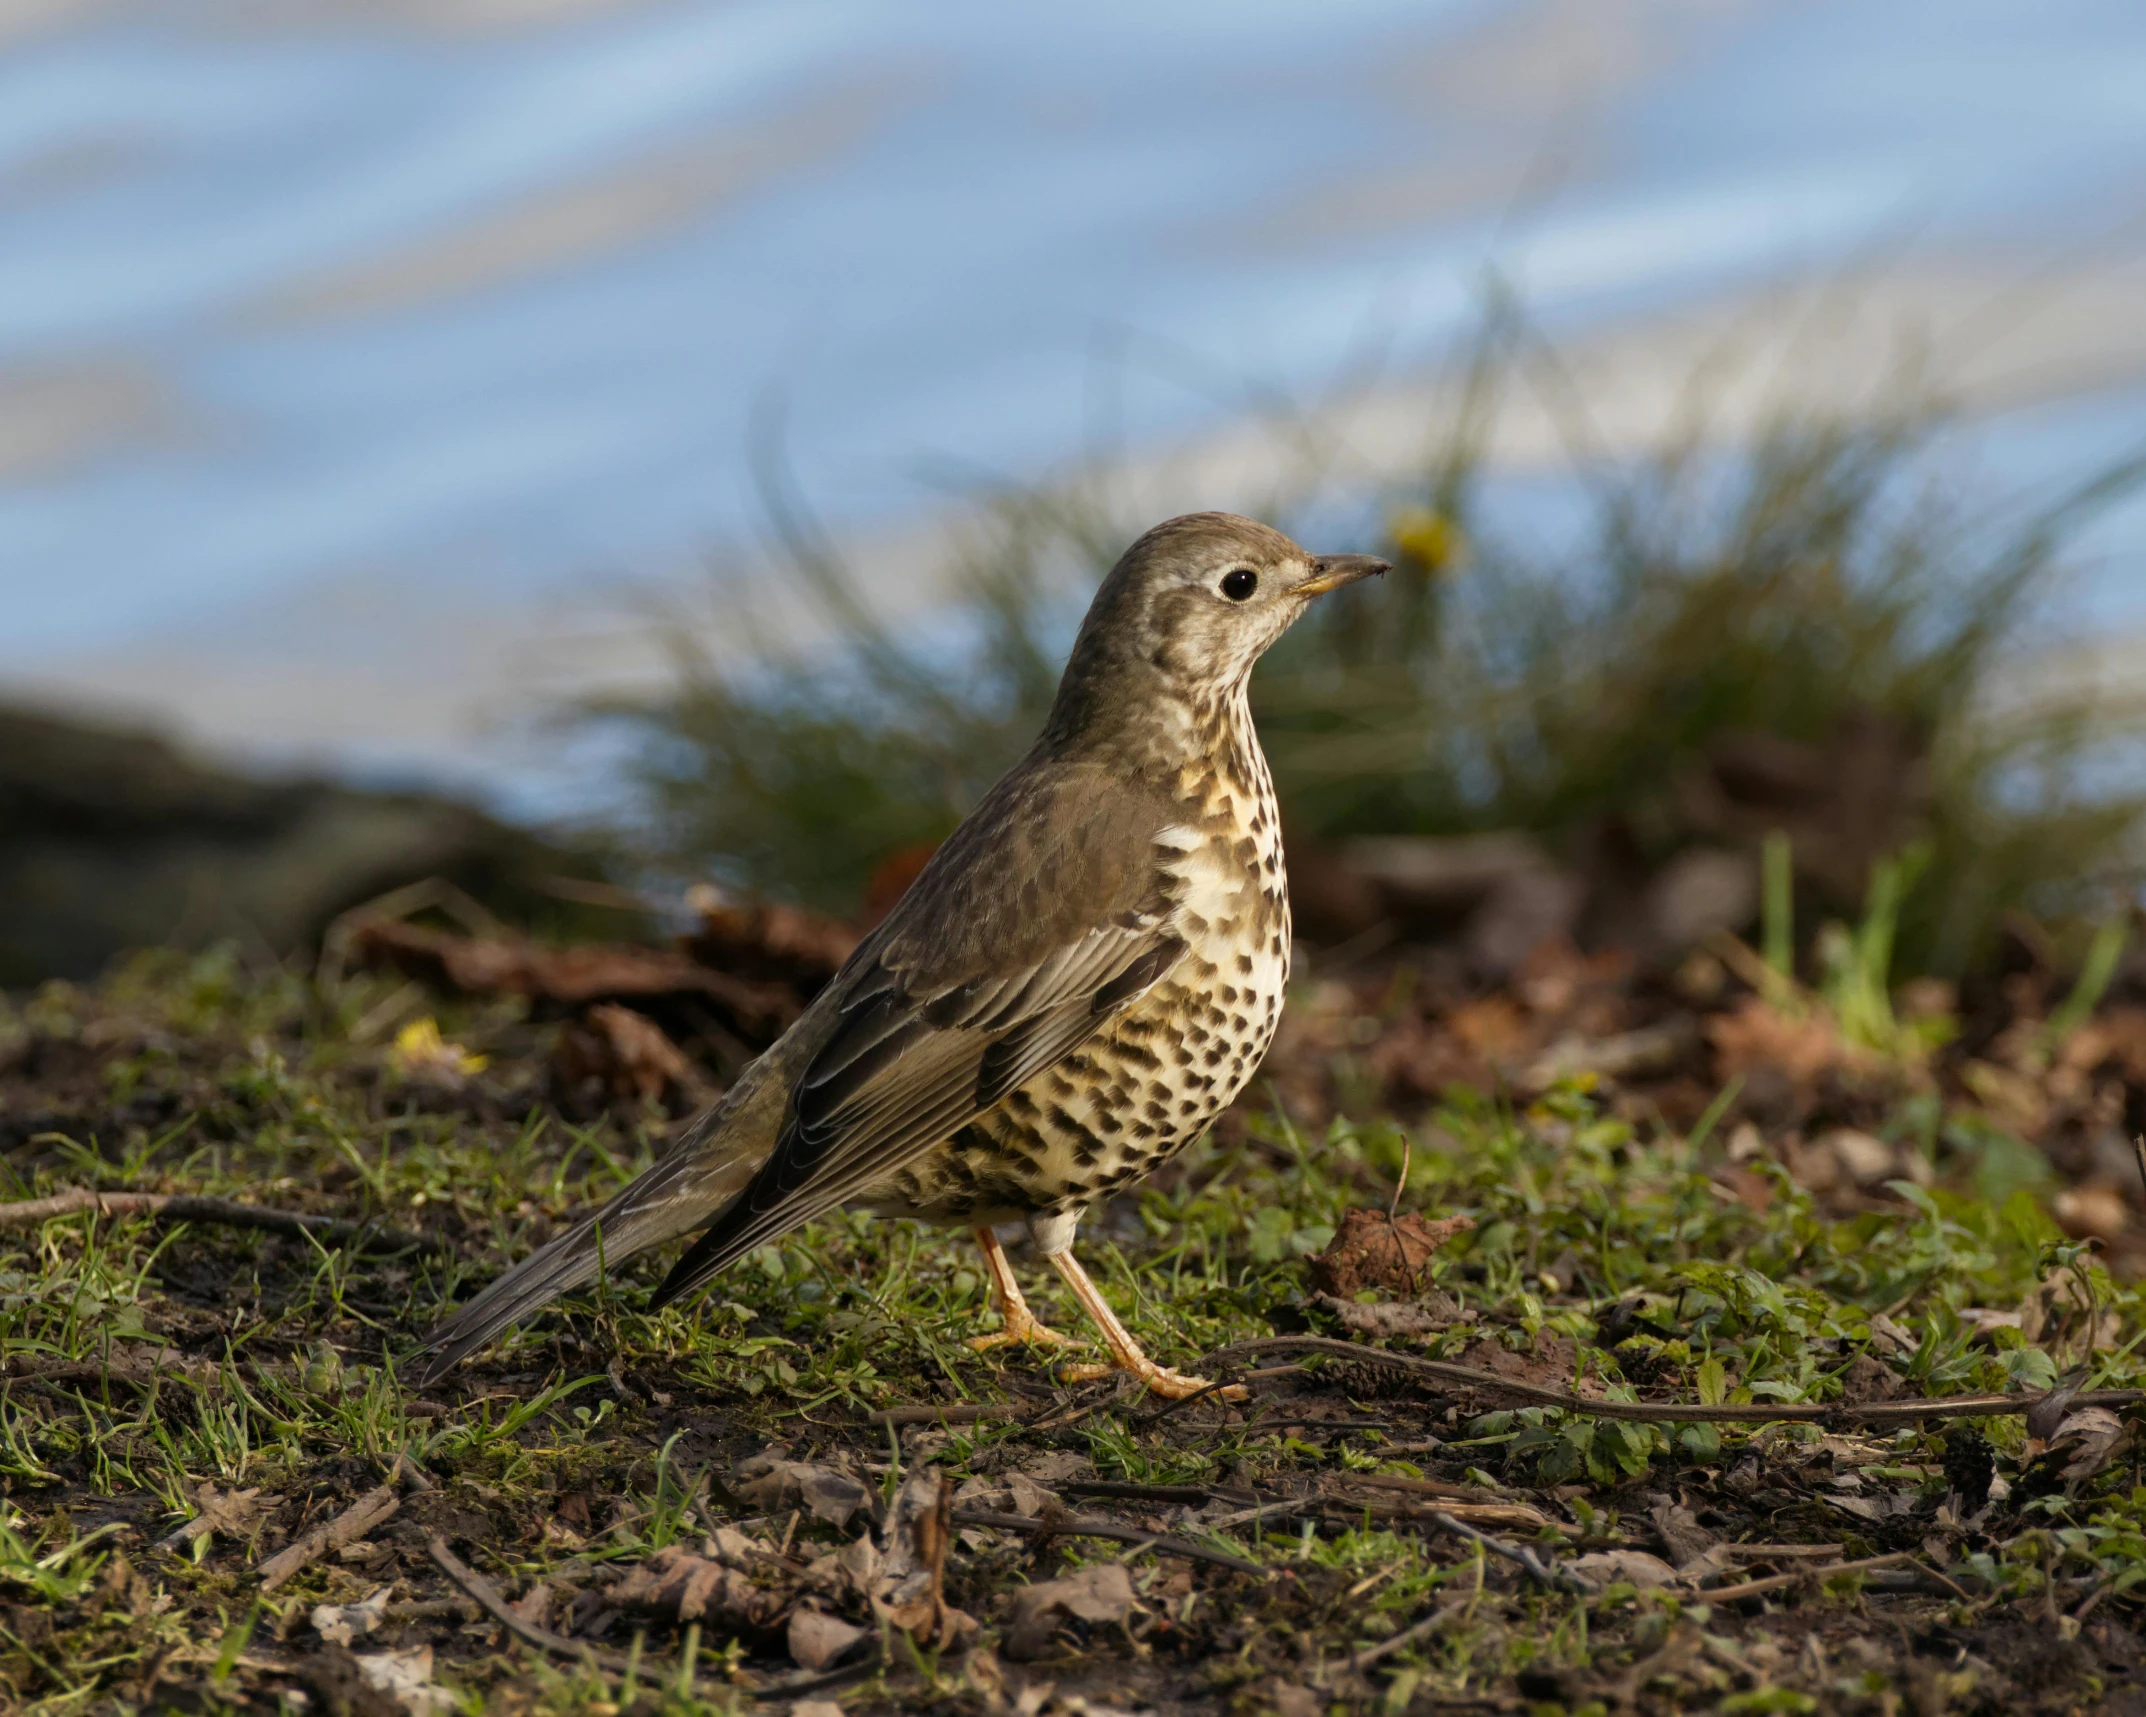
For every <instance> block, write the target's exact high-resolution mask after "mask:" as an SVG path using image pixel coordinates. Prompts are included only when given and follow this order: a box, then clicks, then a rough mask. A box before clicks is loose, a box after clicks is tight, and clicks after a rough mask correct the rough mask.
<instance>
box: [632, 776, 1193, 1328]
mask: <svg viewBox="0 0 2146 1717" xmlns="http://www.w3.org/2000/svg"><path fill="white" fill-rule="evenodd" d="M992 800H997V801H998V802H997V803H995V804H994V803H992ZM1172 815H1173V813H1172V807H1171V806H1170V805H1169V803H1168V801H1167V800H1165V799H1163V798H1161V797H1160V796H1159V795H1156V794H1153V793H1150V792H1147V791H1144V790H1142V789H1140V788H1137V787H1134V786H1130V785H1128V784H1126V783H1125V782H1123V781H1122V780H1120V779H1117V778H1114V777H1112V776H1111V775H1110V774H1109V773H1108V772H1107V771H1105V770H1102V769H1099V768H1096V767H1095V766H1092V765H1079V766H1070V767H1069V766H1045V767H1042V768H1038V769H1031V770H1027V771H1017V772H1016V773H1015V775H1013V776H1010V777H1008V779H1007V780H1006V781H1005V782H1003V783H1001V785H1000V787H999V788H998V789H996V790H994V793H993V794H992V796H991V799H990V800H987V801H986V803H985V804H984V805H982V806H979V807H978V809H977V813H976V814H975V815H974V816H972V817H971V818H970V819H969V821H968V822H966V823H964V824H963V825H962V827H961V828H960V829H959V830H957V831H956V832H955V835H954V836H953V838H952V839H950V840H949V841H948V842H947V843H946V845H945V846H944V847H942V848H941V849H940V851H939V853H938V854H936V855H935V856H934V857H933V860H932V862H931V864H930V865H929V866H927V867H926V869H925V871H924V872H923V874H922V875H920V876H919V877H918V879H917V881H916V884H915V885H914V886H913V887H912V888H911V889H910V891H909V893H908V894H907V895H906V896H905V897H904V898H903V900H902V903H901V905H900V906H899V907H898V908H897V909H896V912H895V914H894V915H893V916H892V917H890V918H889V920H888V921H887V923H886V924H885V925H884V926H882V930H881V933H880V934H877V935H875V936H874V937H873V938H872V939H871V940H870V941H869V942H867V943H866V944H865V945H864V946H862V947H860V948H859V949H858V950H857V954H856V955H855V956H853V958H852V961H851V964H850V967H849V969H847V970H845V971H844V973H843V974H842V976H841V977H840V978H839V979H838V980H837V982H838V984H840V986H841V989H842V999H841V1003H840V1010H839V1013H838V1014H837V1016H836V1018H835V1019H834V1020H833V1021H832V1023H831V1026H830V1029H829V1031H828V1034H827V1036H826V1038H825V1040H824V1041H823V1042H822V1043H821V1045H820V1046H819V1049H818V1051H817V1053H816V1054H815V1055H814V1056H813V1058H812V1060H811V1061H810V1063H809V1064H808V1065H807V1066H806V1067H805V1068H804V1070H803V1073H802V1075H801V1076H800V1078H799V1079H798V1082H797V1085H796V1087H795V1090H794V1091H793V1093H792V1096H791V1099H790V1105H789V1109H788V1112H787V1114H786V1115H785V1117H784V1123H783V1127H782V1130H781V1133H780V1134H779V1136H778V1137H777V1140H776V1144H775V1149H774V1151H773V1153H772V1154H771V1155H770V1156H769V1158H768V1160H767V1161H766V1163H764V1164H763V1165H762V1166H761V1168H760V1170H759V1172H758V1174H757V1175H756V1176H755V1177H754V1178H753V1181H752V1183H751V1185H749V1186H748V1187H747V1188H746V1189H745V1190H744V1192H743V1193H741V1194H740V1195H739V1196H738V1198H737V1199H736V1200H735V1201H734V1202H733V1203H732V1204H731V1205H730V1206H729V1207H728V1208H727V1209H726V1210H724V1211H723V1212H722V1214H721V1215H720V1216H718V1217H717V1218H716V1220H715V1222H714V1224H713V1225H712V1226H711V1227H710V1228H709V1229H708V1230H707V1232H706V1233H704V1234H703V1235H702V1236H701V1238H700V1240H699V1241H698V1242H697V1243H696V1244H695V1245H694V1247H693V1248H692V1250H691V1251H689V1252H688V1253H687V1254H686V1255H685V1256H684V1257H683V1258H681V1259H680V1260H679V1262H678V1267H677V1268H676V1269H674V1270H673V1271H672V1272H671V1275H670V1278H669V1279H668V1280H667V1281H665V1283H664V1284H663V1287H662V1289H661V1290H660V1291H659V1295H658V1299H659V1303H660V1302H661V1301H663V1300H669V1299H673V1298H675V1297H677V1296H678V1295H679V1294H682V1293H684V1292H686V1291H688V1290H689V1289H691V1288H693V1287H695V1286H697V1285H698V1284H699V1283H700V1282H702V1281H704V1280H706V1279H707V1278H708V1277H709V1276H711V1275H713V1274H714V1273H715V1272H716V1271H718V1270H720V1269H722V1268H723V1267H724V1266H725V1265H726V1264H728V1263H730V1262H731V1261H732V1260H733V1259H736V1258H738V1257H741V1256H743V1254H745V1253H746V1252H748V1251H750V1250H751V1249H752V1248H753V1247H755V1246H758V1245H761V1244H763V1243H764V1242H766V1241H768V1240H771V1239H774V1238H777V1237H779V1236H780V1235H782V1234H784V1233H787V1232H788V1231H789V1230H790V1229H792V1228H795V1227H797V1226H798V1225H799V1224H800V1223H803V1222H807V1221H809V1220H811V1218H812V1217H814V1216H816V1215H818V1214H819V1213H820V1212H822V1211H824V1210H827V1209H830V1208H832V1207H833V1206H835V1205H838V1204H841V1203H843V1202H845V1201H847V1200H849V1199H851V1198H855V1197H857V1196H858V1195H860V1194H862V1193H864V1192H866V1191H868V1190H869V1189H870V1188H871V1187H873V1186H875V1185H877V1184H879V1183H880V1182H883V1181H884V1180H886V1179H887V1178H888V1177H889V1176H890V1175H892V1174H894V1173H896V1172H897V1171H898V1170H900V1169H901V1168H902V1167H903V1166H905V1165H906V1164H907V1163H909V1162H911V1161H913V1160H914V1159H915V1158H916V1157H918V1156H920V1155H921V1154H923V1153H924V1152H926V1151H928V1150H929V1149H930V1148H931V1147H932V1146H934V1145H936V1144H938V1143H939V1142H941V1141H942V1140H944V1139H946V1138H948V1137H950V1136H952V1135H953V1134H954V1133H956V1132H958V1131H960V1129H961V1128H962V1127H964V1126H966V1125H967V1124H968V1123H969V1122H970V1121H972V1120H974V1119H975V1118H976V1117H977V1116H978V1115H980V1114H982V1113H983V1112H984V1111H986V1110H988V1109H990V1108H991V1107H993V1106H994V1105H995V1104H997V1103H998V1102H999V1101H1000V1100H1001V1099H1002V1098H1004V1097H1005V1096H1006V1095H1007V1094H1008V1093H1010V1092H1012V1091H1014V1090H1015V1089H1017V1088H1018V1087H1020V1086H1021V1085H1023V1084H1025V1083H1026V1082H1027V1081H1029V1080H1030V1079H1032V1078H1034V1077H1035V1076H1036V1075H1037V1074H1038V1073H1041V1072H1042V1071H1044V1070H1045V1069H1047V1068H1049V1067H1052V1066H1054V1065H1056V1064H1057V1063H1058V1062H1060V1061H1062V1060H1063V1059H1064V1058H1065V1057H1066V1056H1068V1055H1070V1054H1071V1053H1072V1052H1073V1051H1074V1050H1075V1049H1077V1048H1078V1047H1079V1046H1080V1045H1081V1044H1082V1043H1083V1042H1085V1041H1086V1040H1087V1039H1088V1038H1090V1037H1091V1036H1093V1035H1094V1034H1095V1032H1096V1031H1097V1030H1098V1029H1099V1028H1100V1027H1101V1026H1102V1025H1103V1024H1104V1023H1105V1022H1106V1021H1107V1020H1108V1019H1109V1018H1110V1017H1111V1016H1112V1015H1113V1014H1115V1013H1117V1012H1118V1011H1120V1010H1121V1009H1123V1008H1124V1007H1126V1006H1128V1005H1129V1004H1130V1003H1131V1002H1132V1001H1133V1000H1135V999H1136V998H1137V997H1138V996H1140V995H1141V994H1143V993H1144V992H1145V991H1146V990H1147V989H1148V988H1149V987H1150V986H1152V985H1153V984H1154V983H1156V982H1157V981H1158V980H1159V979H1161V978H1162V977H1163V976H1165V975H1166V974H1167V973H1168V972H1169V971H1170V970H1171V969H1172V968H1173V967H1174V966H1176V964H1177V963H1178V961H1179V960H1180V959H1181V958H1182V957H1183V955H1184V952H1185V943H1184V941H1183V939H1182V937H1181V935H1180V934H1179V929H1180V926H1179V924H1178V920H1177V910H1176V899H1175V891H1174V885H1173V883H1172V881H1171V875H1170V871H1169V869H1168V861H1169V859H1170V858H1171V857H1172V856H1173V854H1174V852H1175V851H1176V850H1177V843H1178V842H1179V841H1180V840H1181V839H1182V834H1181V831H1179V830H1177V829H1176V828H1175V826H1174V824H1173V820H1172Z"/></svg>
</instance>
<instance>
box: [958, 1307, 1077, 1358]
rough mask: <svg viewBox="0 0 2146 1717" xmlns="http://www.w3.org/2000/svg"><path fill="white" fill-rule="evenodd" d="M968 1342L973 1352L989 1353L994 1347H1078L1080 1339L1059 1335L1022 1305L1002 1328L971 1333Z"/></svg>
mask: <svg viewBox="0 0 2146 1717" xmlns="http://www.w3.org/2000/svg"><path fill="white" fill-rule="evenodd" d="M968 1344H969V1349H970V1351H971V1352H973V1353H989V1352H990V1351H991V1350H992V1349H993V1348H994V1347H1014V1346H1033V1347H1079V1346H1080V1345H1081V1341H1080V1337H1078V1336H1072V1335H1061V1334H1060V1333H1059V1332H1058V1331H1057V1330H1054V1329H1051V1328H1050V1327H1048V1326H1047V1325H1045V1324H1042V1323H1040V1322H1038V1321H1037V1320H1036V1319H1035V1318H1034V1317H1033V1316H1031V1315H1030V1313H1029V1311H1028V1309H1027V1308H1026V1307H1025V1306H1024V1307H1023V1308H1021V1309H1020V1310H1019V1311H1017V1312H1015V1313H1014V1314H1013V1315H1012V1316H1010V1317H1008V1318H1007V1319H1006V1322H1005V1325H1004V1327H1003V1328H1000V1329H995V1330H993V1331H992V1332H991V1333H990V1334H989V1335H972V1336H970V1337H969V1343H968Z"/></svg>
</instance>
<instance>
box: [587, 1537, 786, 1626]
mask: <svg viewBox="0 0 2146 1717" xmlns="http://www.w3.org/2000/svg"><path fill="white" fill-rule="evenodd" d="M606 1596H607V1598H608V1599H609V1601H610V1602H611V1603H612V1604H614V1605H616V1606H617V1607H618V1608H619V1609H622V1610H640V1611H642V1612H644V1613H646V1614H650V1615H658V1616H663V1617H666V1618H668V1619H670V1620H672V1621H678V1622H707V1623H712V1624H714V1626H715V1627H716V1628H718V1629H721V1630H725V1631H728V1632H732V1633H752V1634H766V1633H769V1632H772V1631H773V1630H774V1629H776V1628H778V1627H780V1626H781V1625H782V1623H783V1621H784V1619H785V1618H786V1616H787V1615H788V1613H789V1609H790V1604H791V1600H792V1597H793V1596H794V1594H793V1593H792V1592H790V1591H789V1590H788V1589H786V1588H783V1587H774V1586H756V1585H754V1584H753V1582H752V1580H751V1579H749V1578H748V1577H747V1576H746V1575H744V1574H741V1573H739V1572H738V1571H737V1570H736V1569H735V1568H726V1567H724V1566H723V1565H722V1563H720V1562H711V1561H710V1560H708V1558H706V1557H705V1556H696V1555H694V1554H693V1552H692V1551H690V1550H687V1549H685V1548H684V1547H683V1546H681V1545H677V1544H673V1545H671V1546H670V1547H669V1548H668V1549H664V1550H659V1551H657V1552H656V1553H655V1555H653V1556H651V1557H650V1558H649V1559H648V1560H647V1561H646V1562H643V1563H642V1564H641V1565H640V1566H639V1567H637V1568H634V1569H631V1570H630V1571H629V1572H628V1573H627V1575H626V1577H625V1578H624V1579H622V1580H620V1581H619V1582H618V1583H617V1584H616V1585H615V1586H613V1587H612V1588H611V1589H610V1591H609V1592H608V1593H607V1594H606Z"/></svg>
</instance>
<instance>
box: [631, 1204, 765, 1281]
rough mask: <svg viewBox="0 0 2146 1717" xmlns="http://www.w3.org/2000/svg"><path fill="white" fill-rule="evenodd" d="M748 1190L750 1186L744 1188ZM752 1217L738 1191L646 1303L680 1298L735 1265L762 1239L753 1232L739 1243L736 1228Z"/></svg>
mask: <svg viewBox="0 0 2146 1717" xmlns="http://www.w3.org/2000/svg"><path fill="white" fill-rule="evenodd" d="M747 1190H750V1189H747ZM751 1220H752V1212H751V1208H750V1207H749V1206H748V1205H747V1204H746V1202H745V1193H744V1192H743V1191H741V1192H740V1193H739V1195H738V1196H737V1197H736V1198H733V1199H732V1200H731V1201H730V1202H729V1203H728V1204H727V1205H725V1206H724V1207H723V1211H722V1213H721V1214H720V1215H719V1216H717V1217H716V1219H715V1220H714V1221H713V1222H711V1223H710V1224H709V1225H708V1227H707V1229H706V1230H705V1231H704V1232H703V1233H702V1234H701V1237H700V1238H699V1239H698V1240H696V1241H694V1242H693V1244H692V1245H691V1246H690V1247H689V1248H688V1249H687V1250H686V1252H685V1254H684V1256H682V1257H681V1258H680V1259H679V1260H678V1262H677V1263H675V1264H673V1265H672V1266H671V1273H670V1274H669V1275H668V1276H666V1277H664V1278H663V1285H662V1286H661V1287H659V1288H657V1290H656V1292H655V1296H654V1297H653V1298H652V1299H651V1300H650V1301H649V1302H648V1303H649V1305H650V1306H651V1307H661V1306H667V1305H669V1304H670V1303H671V1302H672V1301H673V1300H678V1299H683V1298H684V1297H685V1296H686V1295H687V1294H690V1293H691V1292H692V1291H693V1290H694V1289H695V1288H697V1287H699V1286H701V1285H702V1284H703V1283H704V1282H706V1281H708V1280H709V1279H710V1278H711V1277H714V1276H716V1275H718V1274H720V1273H721V1272H722V1271H724V1270H726V1269H728V1268H729V1267H730V1266H731V1265H732V1264H735V1263H736V1262H737V1261H738V1259H740V1258H741V1257H743V1256H744V1255H745V1254H746V1253H747V1252H750V1251H751V1250H752V1249H753V1248H754V1247H755V1246H758V1245H760V1244H761V1243H762V1241H763V1240H764V1239H765V1238H766V1236H764V1235H757V1234H756V1235H753V1236H752V1237H751V1238H750V1239H748V1240H746V1241H745V1242H744V1243H743V1244H740V1243H739V1239H740V1231H741V1230H743V1229H745V1228H746V1226H747V1225H748V1224H749V1223H750V1222H751Z"/></svg>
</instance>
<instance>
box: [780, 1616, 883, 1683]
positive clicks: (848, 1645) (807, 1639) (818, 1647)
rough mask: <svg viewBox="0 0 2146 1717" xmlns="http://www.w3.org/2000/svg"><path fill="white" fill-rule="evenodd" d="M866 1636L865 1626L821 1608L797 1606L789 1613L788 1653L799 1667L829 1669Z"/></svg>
mask: <svg viewBox="0 0 2146 1717" xmlns="http://www.w3.org/2000/svg"><path fill="white" fill-rule="evenodd" d="M869 1638H871V1631H870V1630H869V1629H867V1628H860V1627H858V1626H856V1625H855V1624H854V1623H851V1622H845V1621H844V1620H843V1619H842V1618H841V1617H840V1616H831V1615H829V1614H828V1613H827V1612H826V1611H825V1610H818V1609H813V1608H812V1607H811V1606H809V1605H800V1606H799V1607H798V1608H797V1609H795V1610H792V1611H791V1612H790V1656H791V1658H792V1659H793V1660H794V1661H795V1662H796V1664H797V1666H798V1668H800V1669H811V1670H821V1669H831V1668H832V1667H833V1666H834V1665H835V1664H837V1663H839V1662H840V1661H841V1660H842V1659H843V1658H845V1657H847V1656H848V1655H849V1654H850V1653H851V1652H852V1651H854V1650H855V1649H856V1648H857V1647H858V1646H859V1645H860V1644H862V1643H863V1642H864V1641H865V1640H867V1639H869Z"/></svg>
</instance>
